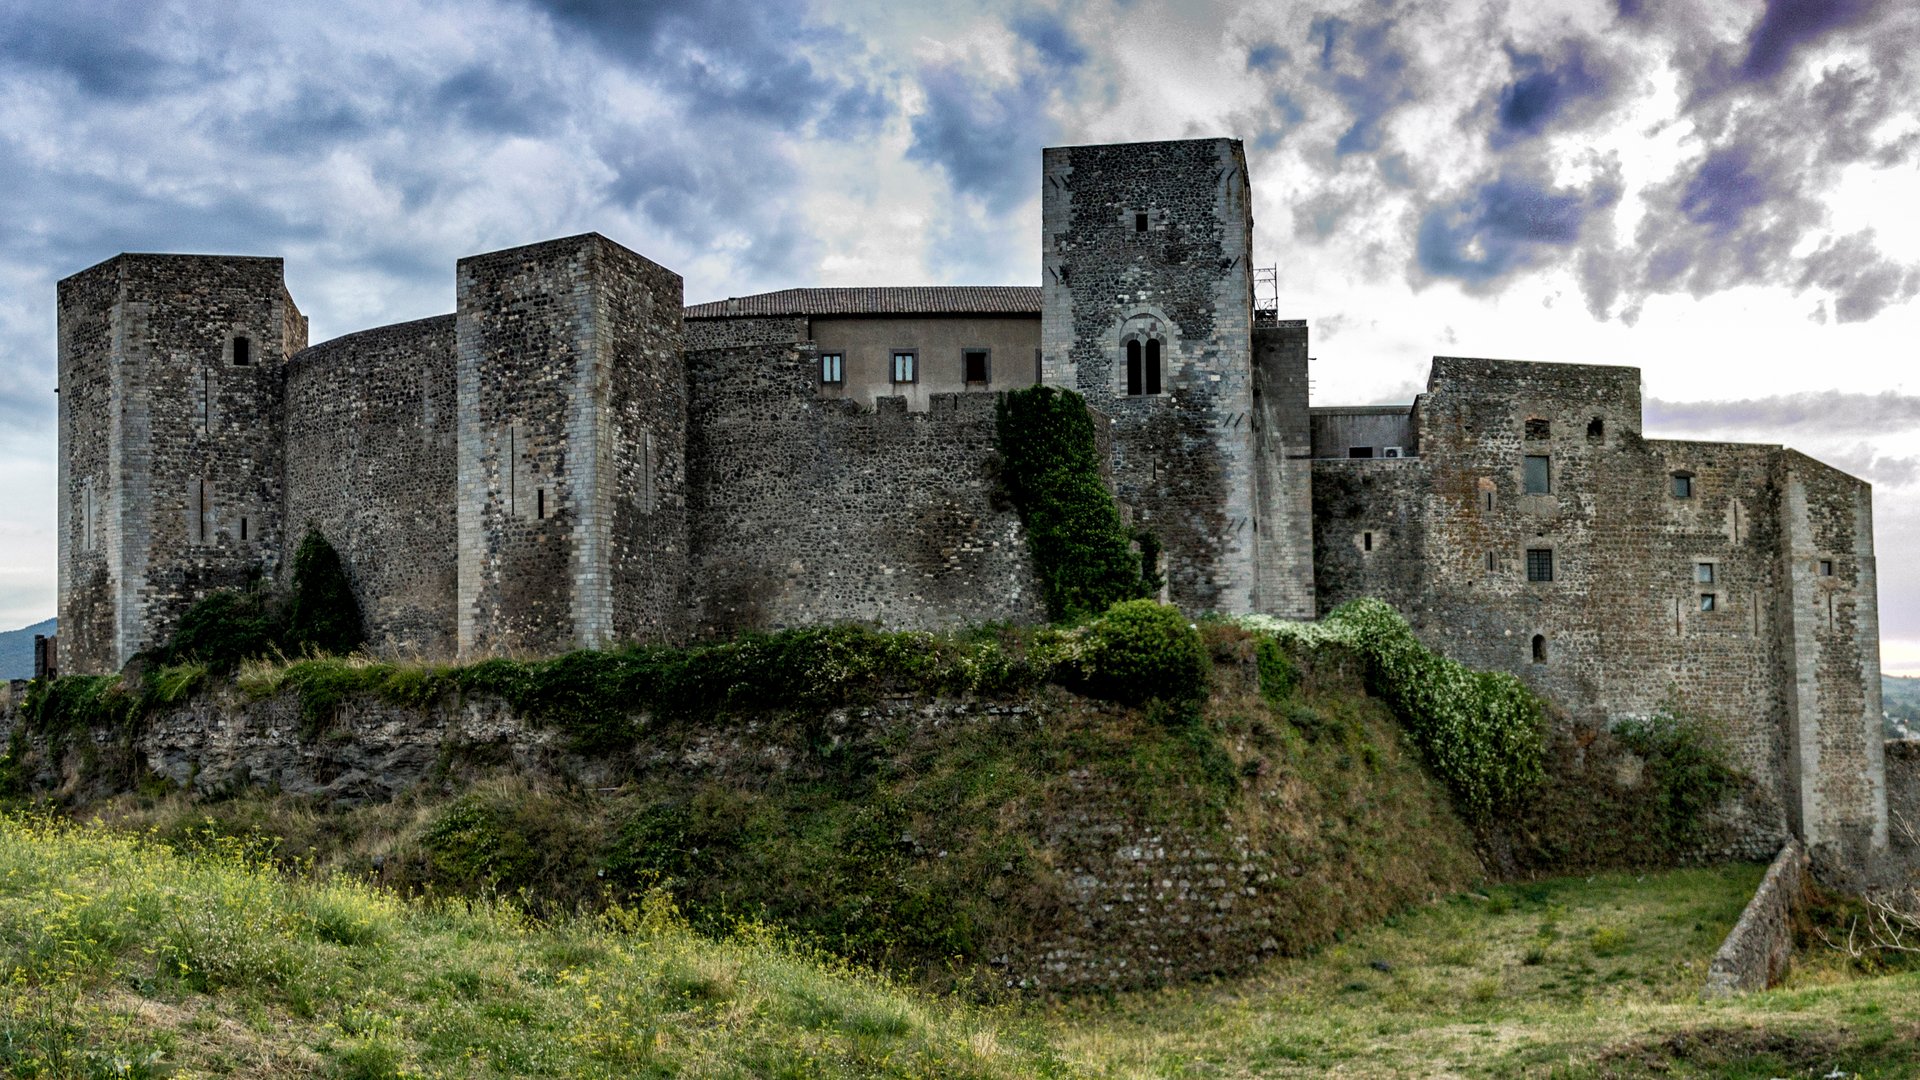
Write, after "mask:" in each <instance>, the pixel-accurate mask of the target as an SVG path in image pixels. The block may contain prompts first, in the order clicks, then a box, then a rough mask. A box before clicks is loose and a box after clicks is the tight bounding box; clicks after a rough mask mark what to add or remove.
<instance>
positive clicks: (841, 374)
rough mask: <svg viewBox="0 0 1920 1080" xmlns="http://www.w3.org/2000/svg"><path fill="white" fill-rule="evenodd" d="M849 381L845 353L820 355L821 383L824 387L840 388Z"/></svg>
mask: <svg viewBox="0 0 1920 1080" xmlns="http://www.w3.org/2000/svg"><path fill="white" fill-rule="evenodd" d="M846 381H847V357H846V354H845V353H837V352H830V353H821V354H820V383H821V385H823V386H840V385H843V384H844V383H845V382H846Z"/></svg>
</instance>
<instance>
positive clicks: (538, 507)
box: [533, 488, 547, 521]
mask: <svg viewBox="0 0 1920 1080" xmlns="http://www.w3.org/2000/svg"><path fill="white" fill-rule="evenodd" d="M533 516H534V517H537V518H539V519H541V520H542V521H545V520H546V517H547V489H546V488H541V489H540V490H538V491H536V492H534V493H533Z"/></svg>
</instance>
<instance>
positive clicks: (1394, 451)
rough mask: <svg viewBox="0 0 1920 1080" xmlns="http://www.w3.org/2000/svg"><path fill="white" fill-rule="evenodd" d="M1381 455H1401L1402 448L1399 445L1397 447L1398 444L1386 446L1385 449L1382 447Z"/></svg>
mask: <svg viewBox="0 0 1920 1080" xmlns="http://www.w3.org/2000/svg"><path fill="white" fill-rule="evenodd" d="M1380 456H1381V457H1399V456H1400V448H1399V447H1397V446H1389V447H1385V448H1384V449H1382V450H1381V451H1380Z"/></svg>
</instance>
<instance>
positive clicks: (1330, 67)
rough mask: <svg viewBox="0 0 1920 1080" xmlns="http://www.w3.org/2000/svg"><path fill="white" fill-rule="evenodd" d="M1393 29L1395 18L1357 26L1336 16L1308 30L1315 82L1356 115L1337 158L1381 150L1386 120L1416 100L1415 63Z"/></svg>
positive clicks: (1339, 142)
mask: <svg viewBox="0 0 1920 1080" xmlns="http://www.w3.org/2000/svg"><path fill="white" fill-rule="evenodd" d="M1392 31H1393V22H1392V20H1391V19H1383V20H1381V21H1379V22H1372V23H1356V22H1351V21H1349V20H1347V19H1344V18H1340V17H1338V16H1333V15H1322V16H1319V17H1317V18H1315V19H1314V20H1313V23H1312V25H1311V26H1310V27H1309V29H1308V35H1309V36H1310V37H1311V38H1312V39H1313V41H1314V43H1315V44H1316V45H1317V47H1318V51H1319V57H1318V59H1317V61H1316V65H1317V68H1316V71H1315V72H1314V81H1315V82H1317V83H1318V84H1319V85H1320V86H1322V87H1323V88H1325V89H1326V90H1328V91H1330V92H1331V93H1332V94H1333V95H1334V97H1336V98H1337V99H1339V101H1340V103H1341V104H1342V105H1343V106H1345V107H1346V109H1347V112H1348V114H1349V115H1351V116H1352V117H1353V122H1352V123H1351V124H1349V125H1348V126H1347V129H1346V130H1345V131H1343V132H1341V134H1340V138H1339V139H1338V140H1337V141H1335V143H1334V147H1333V152H1334V154H1335V156H1337V157H1344V156H1346V155H1348V154H1360V153H1372V152H1374V151H1376V150H1378V149H1380V146H1381V143H1382V141H1383V140H1384V139H1385V137H1386V135H1385V132H1384V130H1383V128H1382V125H1383V124H1384V123H1385V121H1386V118H1387V116H1388V115H1389V114H1390V113H1392V112H1393V110H1394V109H1396V108H1398V107H1400V106H1401V105H1404V104H1406V103H1407V102H1409V101H1412V100H1413V98H1414V88H1413V84H1412V82H1411V79H1412V77H1413V63H1412V61H1411V60H1410V59H1409V57H1408V54H1407V52H1406V51H1405V50H1403V49H1401V48H1400V47H1399V46H1398V45H1396V44H1395V43H1394V41H1393V39H1392Z"/></svg>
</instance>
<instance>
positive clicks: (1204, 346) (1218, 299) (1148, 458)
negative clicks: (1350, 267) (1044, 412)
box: [1041, 139, 1258, 611]
mask: <svg viewBox="0 0 1920 1080" xmlns="http://www.w3.org/2000/svg"><path fill="white" fill-rule="evenodd" d="M1042 172H1043V179H1042V186H1041V192H1042V199H1041V203H1042V208H1041V228H1042V237H1041V262H1042V267H1043V271H1042V280H1041V287H1042V307H1043V310H1044V325H1043V328H1042V342H1041V344H1042V350H1043V355H1042V361H1041V371H1042V375H1043V377H1044V381H1045V382H1046V384H1047V385H1050V386H1063V387H1066V388H1067V389H1071V390H1076V391H1078V392H1079V393H1080V394H1081V395H1082V396H1084V397H1085V398H1086V399H1087V401H1088V402H1089V403H1090V404H1091V405H1093V406H1094V407H1095V408H1097V409H1099V410H1101V411H1102V412H1104V413H1106V414H1107V415H1108V416H1110V417H1112V418H1113V421H1114V428H1113V432H1114V478H1115V482H1116V484H1117V486H1118V489H1119V496H1120V498H1121V499H1122V500H1123V501H1125V502H1127V503H1128V504H1129V505H1131V506H1132V507H1133V511H1134V515H1135V520H1136V522H1137V523H1138V524H1139V525H1142V526H1144V527H1146V528H1148V529H1151V530H1153V531H1154V532H1155V533H1156V534H1158V535H1159V538H1160V540H1161V542H1162V544H1163V546H1164V551H1165V562H1164V565H1165V569H1166V574H1167V581H1168V593H1169V597H1170V599H1171V600H1172V601H1173V602H1174V603H1176V604H1179V605H1180V606H1181V607H1183V608H1186V609H1188V610H1190V611H1205V610H1220V611H1247V610H1252V609H1253V607H1254V593H1255V589H1256V578H1257V573H1256V569H1255V567H1256V564H1257V559H1256V556H1255V548H1256V545H1257V543H1258V539H1257V536H1256V531H1255V529H1254V516H1255V505H1254V503H1255V498H1256V496H1255V490H1254V488H1255V483H1254V472H1255V470H1256V468H1257V466H1256V464H1255V460H1254V457H1255V451H1254V442H1253V424H1252V422H1251V421H1252V416H1251V413H1252V411H1253V373H1252V360H1251V356H1250V352H1251V348H1252V331H1253V285H1252V277H1251V271H1250V270H1249V268H1248V260H1249V257H1250V254H1251V250H1252V235H1253V218H1252V211H1251V205H1250V202H1249V194H1248V186H1247V170H1246V160H1245V156H1244V154H1243V152H1242V150H1241V145H1240V143H1239V142H1238V141H1236V140H1231V139H1196V140H1189V141H1182V142H1158V143H1132V144H1125V145H1117V146H1068V147H1049V148H1048V149H1047V150H1046V151H1045V152H1044V156H1043V159H1042ZM1143 226H1144V227H1143ZM1130 337H1132V338H1136V339H1139V340H1143V341H1144V340H1146V339H1149V338H1151V339H1155V340H1159V341H1160V342H1161V343H1162V348H1163V358H1164V359H1163V365H1164V366H1163V381H1162V392H1161V393H1159V394H1141V395H1129V394H1128V393H1127V385H1126V341H1127V339H1128V338H1130Z"/></svg>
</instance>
